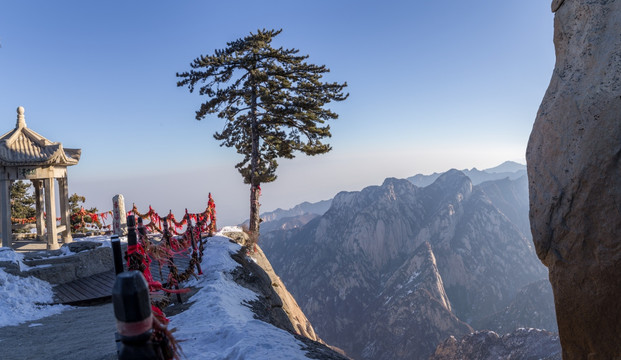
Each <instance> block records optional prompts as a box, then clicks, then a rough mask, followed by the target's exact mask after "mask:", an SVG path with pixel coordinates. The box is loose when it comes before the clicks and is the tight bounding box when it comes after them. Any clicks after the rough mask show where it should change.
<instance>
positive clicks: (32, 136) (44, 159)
mask: <svg viewBox="0 0 621 360" xmlns="http://www.w3.org/2000/svg"><path fill="white" fill-rule="evenodd" d="M81 153H82V150H81V149H65V148H63V145H62V144H61V143H59V142H52V141H50V140H48V139H46V138H45V137H43V136H42V135H39V134H38V133H36V132H34V131H33V130H31V129H29V128H28V127H27V126H26V120H25V117H24V108H23V107H21V106H20V107H18V108H17V124H16V126H15V129H13V130H11V131H9V132H8V133H6V134H4V135H2V136H0V165H3V166H50V165H62V166H71V165H76V164H77V163H78V161H80V155H81Z"/></svg>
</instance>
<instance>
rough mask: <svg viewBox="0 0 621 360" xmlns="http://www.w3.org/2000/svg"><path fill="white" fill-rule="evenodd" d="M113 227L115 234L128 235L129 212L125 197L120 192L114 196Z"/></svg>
mask: <svg viewBox="0 0 621 360" xmlns="http://www.w3.org/2000/svg"><path fill="white" fill-rule="evenodd" d="M112 227H113V231H114V234H115V235H118V236H125V235H127V213H126V212H125V198H124V197H123V195H121V194H118V195H115V196H114V197H113V198H112Z"/></svg>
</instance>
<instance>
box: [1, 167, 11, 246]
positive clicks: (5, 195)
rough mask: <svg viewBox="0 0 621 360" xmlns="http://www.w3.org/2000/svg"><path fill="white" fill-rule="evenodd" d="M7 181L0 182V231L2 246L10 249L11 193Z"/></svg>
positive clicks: (9, 183) (9, 182) (8, 181)
mask: <svg viewBox="0 0 621 360" xmlns="http://www.w3.org/2000/svg"><path fill="white" fill-rule="evenodd" d="M10 185H11V181H10V180H8V179H2V180H0V229H2V230H1V231H2V246H3V247H11V243H12V241H11V236H12V235H13V231H12V224H11V193H10V189H9V186H10Z"/></svg>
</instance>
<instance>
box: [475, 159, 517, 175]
mask: <svg viewBox="0 0 621 360" xmlns="http://www.w3.org/2000/svg"><path fill="white" fill-rule="evenodd" d="M521 170H526V165H523V164H520V163H517V162H515V161H505V162H503V163H502V164H500V165H498V166H496V167H493V168H489V169H485V170H483V171H485V172H488V173H513V172H517V171H521Z"/></svg>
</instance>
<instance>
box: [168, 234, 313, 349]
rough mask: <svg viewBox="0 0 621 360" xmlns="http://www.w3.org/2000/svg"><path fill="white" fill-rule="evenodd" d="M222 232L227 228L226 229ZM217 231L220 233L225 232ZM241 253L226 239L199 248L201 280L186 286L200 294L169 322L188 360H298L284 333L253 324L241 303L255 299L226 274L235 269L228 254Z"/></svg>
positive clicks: (292, 340)
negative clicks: (203, 250) (200, 249)
mask: <svg viewBox="0 0 621 360" xmlns="http://www.w3.org/2000/svg"><path fill="white" fill-rule="evenodd" d="M227 228H228V227H227ZM227 228H223V229H222V230H221V231H228V230H226V229H227ZM239 249H241V246H240V245H238V244H233V243H231V242H230V241H229V239H228V238H226V237H223V236H215V237H212V238H210V239H209V241H207V243H206V244H205V254H208V256H204V257H203V262H202V264H201V267H202V269H203V273H204V275H202V276H200V277H199V279H192V280H190V281H189V282H187V283H186V285H188V286H196V287H198V288H200V290H199V291H198V292H197V293H196V294H195V295H194V296H193V297H192V298H191V299H190V300H189V301H192V302H194V304H193V305H192V307H190V308H189V309H188V310H186V311H184V312H182V313H180V314H178V315H175V316H172V317H171V322H170V324H169V327H171V328H177V331H176V332H175V338H176V339H178V340H182V342H181V346H182V349H183V353H184V354H185V356H186V357H187V358H188V359H199V358H200V359H231V360H235V359H237V360H242V359H274V360H278V359H282V360H285V359H287V360H288V359H304V360H308V358H307V357H306V355H305V352H304V351H303V350H302V347H303V344H302V343H301V342H300V341H298V340H297V339H295V337H293V335H291V334H290V333H288V332H286V331H284V330H281V329H279V328H277V327H275V326H272V325H271V324H268V323H266V322H263V321H260V320H257V319H255V318H254V314H253V312H252V311H251V310H250V308H249V307H248V305H247V303H248V302H250V301H252V300H254V299H256V297H257V295H256V294H255V293H254V292H252V291H250V290H248V289H246V288H244V287H242V286H240V285H238V284H237V283H235V281H234V280H233V279H232V277H231V275H230V272H231V271H232V270H234V269H235V268H236V267H238V266H239V265H238V264H237V263H236V262H235V261H234V260H233V259H231V254H233V253H237V252H238V251H239Z"/></svg>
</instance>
